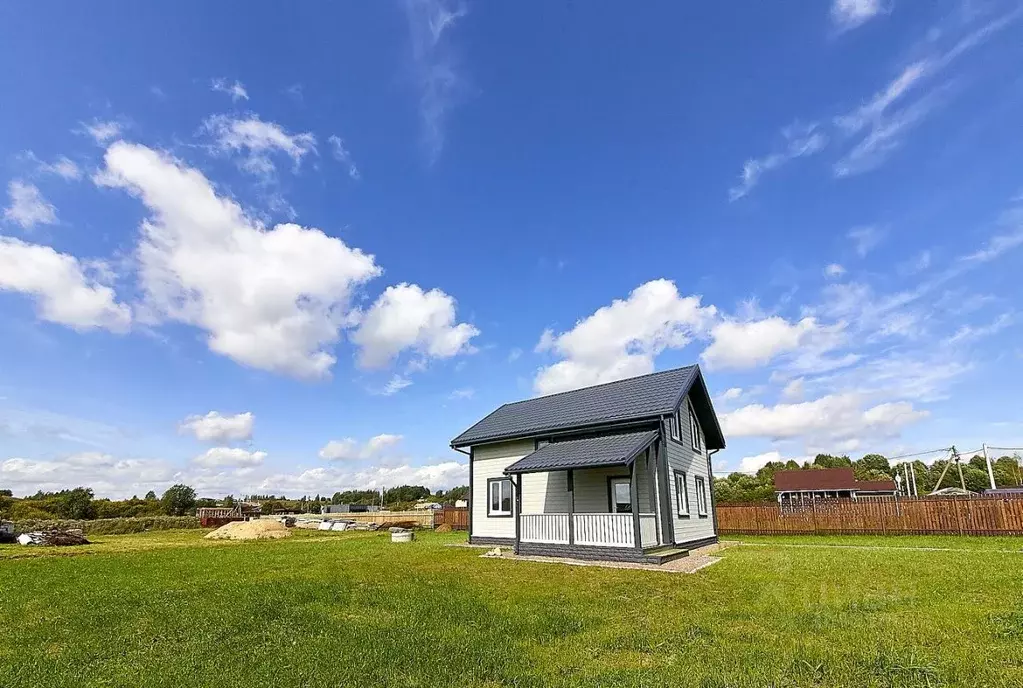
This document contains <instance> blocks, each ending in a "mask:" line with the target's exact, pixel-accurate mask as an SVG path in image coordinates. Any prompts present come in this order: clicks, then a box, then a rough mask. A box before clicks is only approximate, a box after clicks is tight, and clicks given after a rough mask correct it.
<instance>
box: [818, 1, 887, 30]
mask: <svg viewBox="0 0 1023 688" xmlns="http://www.w3.org/2000/svg"><path fill="white" fill-rule="evenodd" d="M887 11H889V9H888V8H886V6H885V4H884V2H883V0H833V2H832V3H831V21H832V22H834V24H835V25H836V26H837V27H838V28H839V29H841V30H846V29H854V28H856V27H857V26H860V25H861V24H864V23H865V22H867V21H868V20H870V19H873V18H874V17H876V16H877V15H878V14H880V13H882V12H887Z"/></svg>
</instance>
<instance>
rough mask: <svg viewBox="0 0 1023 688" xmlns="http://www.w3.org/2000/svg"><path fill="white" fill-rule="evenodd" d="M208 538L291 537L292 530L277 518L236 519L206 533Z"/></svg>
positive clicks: (252, 538)
mask: <svg viewBox="0 0 1023 688" xmlns="http://www.w3.org/2000/svg"><path fill="white" fill-rule="evenodd" d="M205 537H206V539H207V540H275V539H277V538H286V537H291V531H290V530H288V528H287V527H286V526H285V525H284V524H283V523H281V522H280V521H276V520H269V519H260V520H258V521H234V522H233V523H228V524H226V525H223V526H221V527H219V528H217V529H216V530H214V531H213V532H212V533H207V534H206V536H205Z"/></svg>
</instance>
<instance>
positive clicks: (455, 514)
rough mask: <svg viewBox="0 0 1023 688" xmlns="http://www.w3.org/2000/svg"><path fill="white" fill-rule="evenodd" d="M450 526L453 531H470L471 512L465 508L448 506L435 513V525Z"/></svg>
mask: <svg viewBox="0 0 1023 688" xmlns="http://www.w3.org/2000/svg"><path fill="white" fill-rule="evenodd" d="M445 524H446V525H449V526H451V529H452V530H469V510H468V509H466V508H465V507H453V506H446V507H444V508H443V509H437V510H436V511H434V512H433V525H434V527H435V528H436V527H437V526H441V525H445Z"/></svg>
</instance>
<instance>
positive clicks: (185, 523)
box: [14, 516, 202, 535]
mask: <svg viewBox="0 0 1023 688" xmlns="http://www.w3.org/2000/svg"><path fill="white" fill-rule="evenodd" d="M201 527H202V526H201V525H200V524H199V519H197V518H196V517H195V516H140V517H137V518H98V519H94V520H90V521H72V520H46V519H27V520H20V521H15V522H14V529H15V531H17V532H19V533H25V532H29V531H33V530H46V529H48V528H81V529H82V531H83V532H84V533H85V534H86V535H127V534H129V533H144V532H146V531H149V530H176V529H178V528H201Z"/></svg>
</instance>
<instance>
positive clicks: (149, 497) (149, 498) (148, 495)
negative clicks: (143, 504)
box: [146, 490, 156, 502]
mask: <svg viewBox="0 0 1023 688" xmlns="http://www.w3.org/2000/svg"><path fill="white" fill-rule="evenodd" d="M146 501H147V502H155V501H156V493H155V492H153V491H152V490H150V491H149V492H147V493H146Z"/></svg>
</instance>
